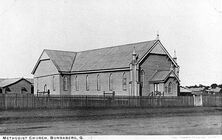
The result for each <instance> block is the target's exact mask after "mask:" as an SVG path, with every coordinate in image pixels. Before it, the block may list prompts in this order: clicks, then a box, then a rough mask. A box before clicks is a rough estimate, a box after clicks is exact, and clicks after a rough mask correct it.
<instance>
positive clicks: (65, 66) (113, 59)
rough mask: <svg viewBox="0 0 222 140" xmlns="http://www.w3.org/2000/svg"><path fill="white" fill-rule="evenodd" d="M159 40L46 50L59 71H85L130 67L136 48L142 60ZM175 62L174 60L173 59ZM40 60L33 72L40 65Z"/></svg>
mask: <svg viewBox="0 0 222 140" xmlns="http://www.w3.org/2000/svg"><path fill="white" fill-rule="evenodd" d="M157 41H158V40H151V41H144V42H139V43H131V44H126V45H120V46H114V47H107V48H101V49H94V50H87V51H81V52H70V51H59V50H47V49H46V50H44V51H45V52H46V53H47V55H48V56H49V58H50V59H51V60H52V62H53V63H54V65H55V66H56V68H57V69H58V71H61V72H84V71H92V70H109V69H122V68H129V64H130V62H131V61H132V52H133V50H134V48H135V51H136V54H137V55H138V60H139V61H140V60H142V59H143V57H144V56H145V54H147V53H149V51H150V50H151V48H152V47H153V46H154V44H155V43H156V42H157ZM44 51H43V52H44ZM169 57H170V56H169ZM172 61H173V62H174V60H173V59H172ZM39 62H40V60H38V62H37V64H36V66H35V67H34V69H33V71H32V74H33V73H34V72H35V69H36V68H37V67H38V64H39Z"/></svg>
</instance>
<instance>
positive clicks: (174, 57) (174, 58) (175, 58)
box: [173, 50, 177, 62]
mask: <svg viewBox="0 0 222 140" xmlns="http://www.w3.org/2000/svg"><path fill="white" fill-rule="evenodd" d="M173 60H174V61H175V62H177V56H176V50H174V56H173Z"/></svg>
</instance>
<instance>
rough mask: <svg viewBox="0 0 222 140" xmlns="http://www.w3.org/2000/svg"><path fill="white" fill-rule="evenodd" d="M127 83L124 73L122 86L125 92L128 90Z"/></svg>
mask: <svg viewBox="0 0 222 140" xmlns="http://www.w3.org/2000/svg"><path fill="white" fill-rule="evenodd" d="M126 82H127V79H126V73H125V72H124V73H123V77H122V86H123V90H127V87H126Z"/></svg>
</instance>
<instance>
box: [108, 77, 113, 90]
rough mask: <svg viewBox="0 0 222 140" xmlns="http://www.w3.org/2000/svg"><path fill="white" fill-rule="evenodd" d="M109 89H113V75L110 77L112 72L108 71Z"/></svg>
mask: <svg viewBox="0 0 222 140" xmlns="http://www.w3.org/2000/svg"><path fill="white" fill-rule="evenodd" d="M109 90H110V91H112V90H113V77H112V73H110V75H109Z"/></svg>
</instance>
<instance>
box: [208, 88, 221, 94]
mask: <svg viewBox="0 0 222 140" xmlns="http://www.w3.org/2000/svg"><path fill="white" fill-rule="evenodd" d="M220 90H221V88H219V87H216V88H212V89H210V90H209V91H210V92H216V93H217V92H220Z"/></svg>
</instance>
